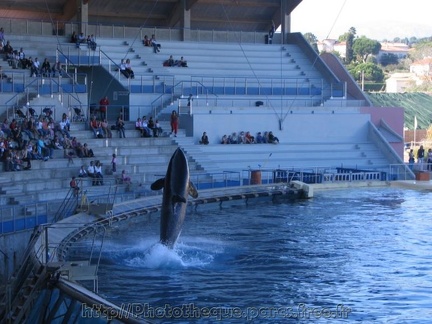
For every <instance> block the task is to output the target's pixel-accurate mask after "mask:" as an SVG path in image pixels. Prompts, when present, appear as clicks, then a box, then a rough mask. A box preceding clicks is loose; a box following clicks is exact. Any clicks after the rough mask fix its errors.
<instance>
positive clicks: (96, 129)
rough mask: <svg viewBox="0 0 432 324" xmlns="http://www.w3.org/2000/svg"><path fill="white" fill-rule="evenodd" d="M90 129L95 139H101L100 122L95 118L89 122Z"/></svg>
mask: <svg viewBox="0 0 432 324" xmlns="http://www.w3.org/2000/svg"><path fill="white" fill-rule="evenodd" d="M90 128H91V129H92V131H93V133H94V136H95V137H96V138H101V136H102V137H103V135H104V134H103V130H102V127H101V124H100V122H99V121H98V120H97V119H96V117H94V116H93V117H92V119H91V120H90Z"/></svg>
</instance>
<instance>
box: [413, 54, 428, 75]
mask: <svg viewBox="0 0 432 324" xmlns="http://www.w3.org/2000/svg"><path fill="white" fill-rule="evenodd" d="M410 72H411V73H414V74H415V75H417V76H419V77H426V78H429V79H430V78H431V77H432V57H428V58H425V59H423V60H420V61H416V62H414V63H412V64H411V65H410Z"/></svg>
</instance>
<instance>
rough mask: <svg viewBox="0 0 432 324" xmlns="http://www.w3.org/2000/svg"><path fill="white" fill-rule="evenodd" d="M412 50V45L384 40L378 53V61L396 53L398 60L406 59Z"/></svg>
mask: <svg viewBox="0 0 432 324" xmlns="http://www.w3.org/2000/svg"><path fill="white" fill-rule="evenodd" d="M409 51H410V47H409V46H408V45H407V44H404V43H389V42H383V43H381V50H380V51H379V53H378V55H377V60H378V62H381V59H382V58H383V57H384V56H385V55H389V54H391V55H395V56H396V57H397V58H398V60H401V59H405V58H406V57H407V56H408V53H409Z"/></svg>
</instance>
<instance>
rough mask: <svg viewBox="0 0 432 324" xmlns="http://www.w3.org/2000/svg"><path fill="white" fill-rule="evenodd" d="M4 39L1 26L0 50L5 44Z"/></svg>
mask: <svg viewBox="0 0 432 324" xmlns="http://www.w3.org/2000/svg"><path fill="white" fill-rule="evenodd" d="M5 42H6V39H5V32H4V29H3V27H1V28H0V50H2V49H3V46H4V45H5Z"/></svg>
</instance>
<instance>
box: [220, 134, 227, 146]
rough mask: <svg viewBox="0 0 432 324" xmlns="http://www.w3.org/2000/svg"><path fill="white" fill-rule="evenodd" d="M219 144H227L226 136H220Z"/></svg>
mask: <svg viewBox="0 0 432 324" xmlns="http://www.w3.org/2000/svg"><path fill="white" fill-rule="evenodd" d="M221 144H229V141H228V136H226V135H224V136H222V140H221Z"/></svg>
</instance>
